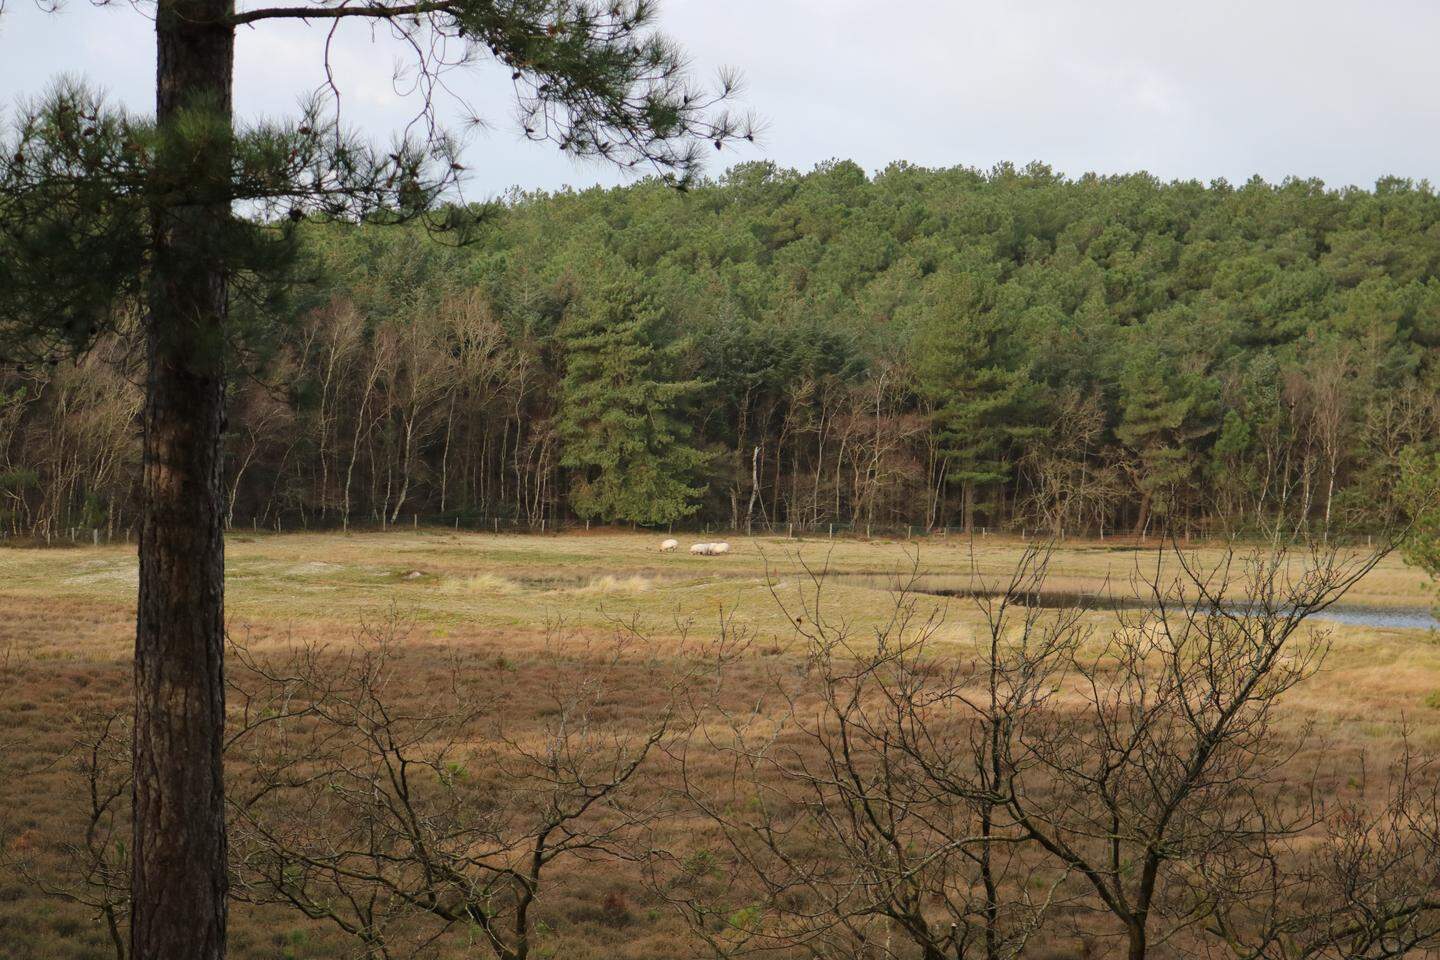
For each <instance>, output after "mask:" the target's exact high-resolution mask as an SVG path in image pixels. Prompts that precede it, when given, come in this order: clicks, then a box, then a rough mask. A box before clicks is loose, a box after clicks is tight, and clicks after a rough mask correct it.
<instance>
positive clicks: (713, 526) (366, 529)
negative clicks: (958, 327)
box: [0, 513, 1383, 548]
mask: <svg viewBox="0 0 1440 960" xmlns="http://www.w3.org/2000/svg"><path fill="white" fill-rule="evenodd" d="M227 529H228V531H229V533H231V534H232V535H243V534H245V533H251V534H284V533H327V532H355V533H377V532H390V531H397V532H398V531H405V530H410V531H419V530H430V531H437V530H449V531H451V532H454V533H471V534H487V533H488V534H491V535H496V536H498V535H502V534H508V535H521V534H525V535H558V534H566V533H579V532H591V533H606V532H609V533H617V532H631V533H648V534H653V535H656V536H694V537H703V538H713V537H784V538H789V539H804V540H815V539H822V540H824V539H828V540H836V539H855V540H892V541H893V540H920V539H924V540H951V539H967V540H968V539H978V540H985V539H989V538H991V537H995V538H1004V539H1018V540H1022V541H1031V540H1040V541H1052V540H1084V541H1092V542H1100V543H1108V544H1112V545H1114V546H1116V547H1117V548H1118V547H1125V546H1140V545H1148V544H1156V543H1161V542H1168V541H1169V540H1171V539H1172V536H1171V534H1170V533H1169V532H1165V531H1162V532H1159V533H1155V532H1151V533H1149V534H1148V535H1140V536H1137V535H1135V534H1134V533H1132V532H1128V531H1127V532H1124V533H1116V532H1115V531H1113V530H1112V531H1107V530H1104V529H1099V530H1074V531H1064V532H1062V533H1061V534H1059V535H1057V534H1056V533H1055V531H1053V530H1050V529H1043V528H1038V527H1030V526H1026V525H1023V524H1020V525H1009V526H1003V527H991V526H988V525H977V526H974V527H972V528H970V529H968V530H967V529H966V528H965V527H963V526H951V525H925V524H914V523H883V524H882V523H865V522H863V521H860V522H857V521H851V520H821V521H780V522H776V521H766V520H752V521H749V522H745V523H742V524H739V525H734V524H723V523H714V522H703V521H702V522H698V523H697V522H682V523H672V524H665V525H645V524H601V523H591V522H589V521H585V520H576V519H569V518H565V519H556V518H552V517H539V518H534V519H531V518H526V517H516V516H509V517H501V516H480V515H469V514H425V513H408V514H405V515H403V516H402V517H398V518H395V519H394V520H391V519H390V518H389V517H375V516H373V515H366V516H364V517H352V518H350V519H349V520H347V519H346V518H343V517H336V516H333V515H329V516H321V517H298V518H296V517H289V518H287V517H283V516H279V515H273V514H272V515H270V516H268V517H265V518H264V519H263V520H262V519H261V518H259V517H254V518H251V519H250V521H249V522H248V523H245V522H235V523H232V524H230V525H228V527H227ZM1310 532H1311V533H1313V534H1316V535H1320V534H1322V533H1323V532H1322V531H1310ZM136 536H137V534H136V531H135V530H134V528H133V527H124V528H120V527H116V526H113V525H112V526H104V527H85V526H70V527H49V526H47V527H45V528H43V529H36V530H31V531H27V532H16V531H14V530H9V531H5V530H0V542H7V541H8V542H10V543H11V544H12V545H26V546H81V545H94V546H100V545H102V544H114V543H134V542H135V540H136ZM1173 539H1175V540H1177V541H1179V542H1181V543H1182V544H1189V543H1201V542H1205V541H1208V540H1222V539H1223V540H1232V539H1237V536H1236V532H1235V531H1223V532H1216V531H1209V530H1204V529H1186V530H1183V531H1178V532H1176V533H1175V534H1174V536H1173ZM1239 539H1244V537H1243V536H1241V537H1239ZM1256 539H1262V538H1260V537H1258V536H1257V537H1256ZM1332 539H1334V540H1335V541H1336V542H1344V543H1347V544H1354V545H1362V544H1363V545H1366V546H1373V545H1374V544H1375V543H1376V542H1377V540H1381V539H1383V537H1377V535H1375V534H1373V533H1368V532H1354V531H1351V532H1349V533H1346V534H1344V535H1340V534H1332Z"/></svg>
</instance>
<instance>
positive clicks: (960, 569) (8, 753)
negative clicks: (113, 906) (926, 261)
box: [0, 529, 1440, 960]
mask: <svg viewBox="0 0 1440 960" xmlns="http://www.w3.org/2000/svg"><path fill="white" fill-rule="evenodd" d="M660 539H661V538H660V537H659V536H654V535H648V534H647V535H640V534H624V533H613V532H597V533H594V534H580V533H575V534H566V535H561V536H510V535H502V536H492V535H488V534H469V533H462V534H454V533H451V532H448V531H444V530H423V529H422V530H418V531H397V532H388V533H355V534H353V535H345V534H335V533H327V534H289V535H263V534H261V535H242V536H232V537H231V538H230V540H229V542H228V547H227V550H228V560H227V586H226V589H227V604H228V608H229V625H230V632H231V635H232V637H234V638H240V639H243V642H244V643H245V645H246V646H247V648H248V649H249V650H250V651H251V652H252V653H255V654H257V655H260V656H266V655H271V654H273V655H276V656H279V655H281V654H282V653H283V652H284V651H285V650H287V649H290V648H293V647H294V646H295V645H296V644H318V645H322V646H323V647H324V648H325V649H327V650H329V651H331V652H337V653H339V652H343V650H344V649H345V648H346V647H347V645H350V644H352V643H355V642H356V640H355V637H356V635H357V632H358V631H359V630H360V629H361V628H362V626H363V625H366V624H369V625H374V624H377V623H398V624H400V625H401V626H400V638H401V639H400V640H399V641H397V650H398V656H397V658H396V660H395V663H394V673H395V678H394V683H393V691H392V692H393V695H394V696H396V697H398V698H399V699H401V700H404V699H405V698H406V697H416V698H420V697H423V696H424V695H425V692H426V691H427V690H428V689H430V688H431V687H432V686H434V685H435V684H437V683H439V682H440V681H441V680H442V679H443V677H444V675H445V674H446V671H447V670H451V669H460V670H463V671H465V672H466V674H467V676H468V677H469V678H470V680H471V681H472V682H473V684H474V686H475V688H476V689H477V690H480V691H482V693H483V695H485V696H494V697H495V698H496V703H497V704H499V705H500V706H499V707H498V709H503V711H504V712H505V714H506V716H507V717H508V719H509V721H510V729H511V731H512V732H516V731H518V733H517V736H518V737H519V738H520V740H517V742H521V741H523V736H524V731H525V729H526V724H527V723H538V722H539V720H540V718H541V717H542V716H543V715H544V713H543V710H542V705H543V703H544V700H545V698H544V696H543V695H542V692H541V688H542V687H543V685H544V683H545V682H546V681H547V676H546V674H545V672H546V671H547V670H551V671H552V672H553V669H554V667H553V664H554V663H555V662H556V661H555V657H556V656H557V654H558V656H560V657H561V658H562V659H567V662H568V663H569V665H570V668H572V669H573V670H574V672H575V673H576V675H577V676H583V675H584V674H585V673H586V671H587V661H586V658H587V657H590V656H594V657H597V658H603V657H606V656H608V654H606V653H604V652H602V646H603V644H604V643H605V642H606V640H607V639H608V638H610V637H612V636H613V635H614V634H615V633H616V632H617V630H621V629H622V628H621V627H620V626H619V625H620V624H626V625H630V626H633V627H634V628H635V629H636V630H637V632H638V633H640V634H642V635H643V636H644V637H645V638H647V640H648V642H649V644H650V645H651V646H650V647H649V654H647V655H653V654H654V653H656V652H659V653H661V654H662V655H663V654H664V653H665V652H666V651H667V650H674V651H678V650H679V643H680V640H681V638H682V637H684V638H687V639H686V642H687V643H688V642H691V641H693V640H695V639H697V638H698V639H701V640H703V639H705V638H706V637H707V636H709V635H711V634H713V633H715V632H716V631H717V629H718V626H717V625H718V624H719V622H720V620H721V618H722V616H724V617H733V618H734V622H736V623H741V624H744V625H745V626H746V627H747V628H748V629H751V630H753V631H754V636H755V641H754V643H753V644H752V645H751V647H750V648H749V650H748V651H747V652H746V653H745V654H744V655H743V657H742V659H741V660H740V661H739V662H737V663H734V664H732V665H731V666H730V667H729V668H728V673H729V676H727V677H726V678H725V681H726V683H727V685H728V687H729V690H728V692H727V694H726V695H727V696H733V697H734V698H735V699H736V702H756V701H757V698H758V697H759V695H760V692H761V691H763V690H764V688H765V685H766V683H767V678H768V677H770V676H772V675H773V674H774V673H776V672H777V671H781V672H783V671H785V670H788V669H790V668H791V667H795V666H797V665H798V664H799V663H800V660H801V658H802V656H803V651H802V650H801V648H800V645H799V643H798V641H797V640H796V638H795V631H794V628H793V624H792V623H791V621H790V619H789V617H790V616H792V615H794V612H795V611H796V610H798V609H800V608H801V607H802V604H801V597H802V595H806V594H807V591H809V592H813V590H814V579H813V578H814V576H815V575H818V574H819V573H820V572H821V571H825V572H827V573H828V574H829V575H830V576H829V578H828V579H827V582H826V583H825V585H824V586H823V588H822V597H823V603H824V609H825V610H826V611H827V615H828V617H829V618H830V619H831V620H832V621H839V620H844V621H846V622H848V623H849V624H850V625H851V627H852V629H854V630H856V631H860V632H863V631H867V630H869V629H871V628H873V627H876V626H879V625H880V624H882V623H883V622H884V621H885V620H886V618H887V617H888V616H889V614H890V612H891V611H892V609H893V595H892V593H891V592H890V591H889V590H888V589H887V586H886V585H887V584H889V583H891V582H899V581H902V580H905V579H907V578H908V577H910V576H911V575H915V574H918V575H921V576H922V577H923V578H925V579H924V580H923V581H922V582H933V583H944V584H946V585H947V586H950V587H955V586H957V585H964V584H968V583H971V582H973V583H976V584H978V585H981V586H993V585H995V584H999V583H1003V582H1004V581H1005V579H1006V578H1007V577H1008V576H1009V573H1010V571H1011V570H1012V569H1013V567H1014V565H1015V564H1016V563H1017V561H1018V560H1019V558H1020V556H1021V554H1022V551H1023V549H1024V545H1023V544H1021V543H1018V542H1015V541H1010V540H1004V539H999V538H994V537H987V538H977V539H975V540H973V541H971V540H968V539H964V538H958V537H951V538H948V539H928V540H924V541H917V542H910V543H905V542H859V541H849V540H845V541H835V542H833V543H832V542H827V541H797V540H786V539H782V538H776V539H760V538H757V539H753V540H749V539H736V540H732V541H731V543H732V545H733V547H734V552H733V553H731V554H729V555H726V556H720V557H692V556H690V555H689V554H688V553H686V552H685V551H686V547H687V546H688V544H689V542H690V541H689V540H683V541H682V544H681V548H680V550H679V551H678V552H677V553H673V554H662V553H660V552H659V551H658V549H657V546H658V543H659V541H660ZM1196 553H1197V554H1198V556H1199V557H1200V558H1201V560H1202V562H1203V561H1205V560H1211V561H1213V560H1215V559H1217V558H1218V557H1219V556H1220V553H1219V550H1218V548H1212V547H1203V548H1197V550H1196ZM1156 562H1157V554H1156V552H1155V551H1154V550H1153V549H1152V550H1144V549H1136V548H1132V547H1125V546H1116V545H1112V544H1103V543H1074V544H1066V545H1063V546H1061V547H1060V548H1059V549H1058V550H1057V552H1056V553H1055V555H1054V556H1053V558H1052V561H1051V573H1050V577H1049V579H1048V581H1047V588H1048V589H1051V590H1055V591H1060V592H1074V593H1106V592H1108V593H1113V594H1116V595H1124V594H1126V593H1127V592H1131V591H1134V590H1135V589H1136V577H1137V576H1141V575H1144V574H1148V573H1153V572H1154V570H1155V565H1156ZM1162 562H1163V561H1162ZM1171 562H1173V561H1171ZM135 585H136V568H135V556H134V548H133V546H131V547H126V546H119V545H117V546H104V547H88V546H87V547H76V548H67V549H5V550H0V843H3V844H4V845H5V850H6V851H7V860H6V863H7V864H13V863H15V862H19V861H22V860H23V861H24V862H26V863H27V864H29V865H30V866H29V869H33V870H34V871H35V872H36V873H37V874H39V875H40V876H41V877H42V878H48V879H49V882H50V883H51V884H52V885H54V886H57V887H58V886H63V885H64V884H65V883H66V882H67V879H66V878H65V877H64V876H63V872H64V869H65V867H64V864H65V862H66V860H65V855H64V854H65V850H66V845H67V844H72V843H74V842H75V838H76V837H77V836H80V835H82V834H83V832H84V828H85V807H84V803H83V798H82V797H81V796H80V790H81V788H82V786H83V784H82V783H81V782H80V781H79V780H78V779H77V777H76V775H75V770H74V766H75V765H74V762H73V757H72V756H70V755H69V754H67V751H69V750H70V749H71V748H72V745H73V743H74V742H75V739H76V737H77V735H79V734H80V733H81V732H82V731H83V729H84V728H85V725H86V724H87V723H92V722H93V719H94V718H95V717H97V716H102V715H105V714H107V713H115V712H123V709H124V706H125V703H126V700H127V697H128V693H129V658H130V653H131V644H132V617H133V607H134V592H135ZM1432 600H1433V597H1432V595H1431V593H1430V592H1429V591H1428V587H1427V583H1426V580H1425V578H1424V577H1423V576H1422V575H1421V574H1419V573H1417V572H1416V571H1413V570H1411V569H1409V568H1407V567H1405V566H1404V565H1403V564H1402V563H1401V562H1400V561H1399V559H1398V558H1395V557H1387V558H1386V559H1385V560H1383V561H1382V562H1381V563H1380V564H1379V566H1377V567H1376V569H1375V570H1374V571H1372V572H1371V573H1370V575H1369V576H1367V577H1366V579H1365V580H1363V581H1362V582H1361V583H1360V584H1359V585H1358V586H1357V587H1356V588H1355V589H1354V590H1353V591H1352V593H1351V594H1350V595H1349V596H1348V597H1347V598H1346V605H1347V609H1351V610H1356V611H1361V612H1364V611H1377V612H1384V611H1394V610H1400V611H1415V610H1418V609H1423V608H1426V607H1427V606H1429V605H1430V604H1431V602H1432ZM919 603H920V605H921V607H922V608H923V609H925V610H930V609H933V610H935V611H937V612H938V613H939V614H940V615H941V616H942V617H943V624H942V625H941V627H940V628H939V630H938V632H937V635H936V636H937V641H938V646H937V649H938V650H940V651H941V653H942V655H943V652H944V650H945V649H946V648H947V647H948V646H949V645H952V644H953V645H954V649H955V650H956V651H957V655H963V651H964V650H965V649H967V645H968V643H969V642H970V641H971V640H972V639H973V637H974V636H975V631H976V629H977V627H978V625H979V624H980V617H979V614H978V612H977V611H976V610H975V608H974V605H973V604H972V603H971V602H970V601H968V600H965V599H962V598H945V597H939V596H929V595H925V596H921V597H920V598H919ZM787 608H788V610H787ZM1085 616H1086V618H1087V619H1088V620H1089V621H1090V622H1091V623H1092V624H1093V626H1094V628H1095V629H1096V630H1097V631H1103V630H1104V629H1105V627H1106V625H1107V624H1109V623H1113V618H1114V616H1115V615H1114V614H1113V613H1110V612H1106V611H1104V610H1094V611H1091V612H1089V613H1087V614H1085ZM557 624H558V625H561V626H558V627H557ZM1313 629H1323V630H1327V631H1329V632H1330V635H1331V638H1332V641H1333V648H1332V651H1331V653H1330V655H1329V658H1328V659H1327V661H1326V663H1325V666H1324V669H1323V671H1322V672H1321V673H1320V674H1319V675H1318V676H1317V677H1315V678H1313V679H1312V680H1311V681H1309V682H1308V683H1306V684H1304V685H1303V686H1301V687H1299V688H1298V689H1296V690H1294V691H1292V692H1291V693H1290V694H1288V695H1287V697H1286V700H1285V702H1284V710H1285V717H1286V723H1287V725H1289V726H1290V727H1291V728H1292V729H1293V730H1295V731H1298V730H1300V729H1301V728H1307V727H1308V728H1309V729H1310V730H1311V734H1310V738H1309V740H1307V743H1308V744H1309V746H1307V748H1306V749H1307V750H1308V751H1325V752H1327V753H1328V754H1330V755H1331V756H1341V757H1346V758H1352V759H1353V762H1354V766H1355V768H1356V769H1359V766H1360V763H1361V760H1362V759H1363V760H1364V762H1365V763H1367V764H1374V763H1379V762H1383V760H1384V759H1386V758H1388V757H1389V756H1390V755H1391V753H1392V752H1393V749H1394V747H1395V745H1396V743H1397V742H1398V738H1399V735H1400V731H1401V730H1402V728H1408V730H1409V735H1410V738H1411V740H1412V742H1414V743H1416V744H1418V745H1420V746H1421V747H1424V748H1431V749H1440V643H1437V638H1436V636H1435V635H1434V634H1433V633H1432V632H1431V631H1429V630H1424V629H1413V628H1396V627H1386V626H1375V625H1356V624H1352V623H1324V624H1316V625H1314V627H1313ZM557 638H560V639H562V640H563V642H564V643H565V644H569V645H571V646H570V647H569V648H567V649H560V650H556V649H555V645H556V642H557ZM457 665H458V666H457ZM623 670H624V664H623V663H622V664H621V671H622V673H623ZM646 676H647V675H646V674H645V672H644V671H643V670H641V669H640V668H639V666H638V665H637V666H636V668H635V672H634V675H633V677H632V678H631V679H630V680H628V681H626V680H624V679H623V678H622V680H621V683H620V685H619V687H618V688H617V689H618V690H619V691H620V692H619V694H618V696H617V702H616V703H615V704H614V705H613V711H612V712H611V713H610V714H609V715H608V716H607V717H606V722H607V723H610V724H613V725H614V728H615V729H617V730H620V729H632V728H633V729H640V728H642V727H643V726H644V725H645V724H646V723H647V722H649V721H650V720H652V719H653V717H651V716H650V713H649V712H650V711H654V710H658V709H660V706H661V704H660V703H659V700H658V691H656V690H653V689H650V688H648V687H647V685H646ZM232 706H233V705H232ZM661 788H662V787H661V784H660V783H659V782H658V781H657V782H656V784H655V785H654V789H656V790H660V789H661ZM1335 789H1337V790H1340V789H1344V785H1343V784H1337V785H1335ZM664 832H665V834H666V838H667V842H668V843H669V844H671V845H672V846H674V847H675V848H677V849H679V850H681V851H687V850H688V851H691V852H693V851H695V850H699V849H702V848H703V847H704V846H705V844H706V842H707V840H706V837H705V829H704V827H703V826H702V825H700V824H696V823H687V822H685V821H684V820H680V821H677V822H672V823H668V824H667V825H666V826H665V827H664ZM537 909H538V910H539V911H540V912H541V914H542V916H543V918H544V923H545V931H546V936H545V938H544V939H543V942H542V943H541V944H540V945H539V946H537V948H536V953H535V954H534V955H539V956H550V957H565V958H580V960H585V958H597V960H598V958H602V957H603V958H617V960H625V958H629V960H669V958H674V957H683V956H691V955H697V954H698V951H697V950H695V949H694V948H693V946H692V945H690V944H689V943H688V942H687V941H685V939H684V932H683V928H682V926H681V924H680V923H679V921H678V920H677V918H676V917H675V916H674V914H673V912H672V911H670V910H669V909H668V908H667V907H666V905H665V904H664V903H662V902H660V901H658V900H656V899H655V898H653V897H652V896H651V895H650V894H649V893H648V892H647V888H646V886H645V884H644V882H643V878H642V877H641V876H639V874H638V872H637V871H636V870H634V869H631V868H630V867H629V866H621V867H619V868H615V867H613V866H611V867H605V866H603V865H594V864H590V865H585V864H581V865H578V866H576V867H574V868H573V869H572V870H569V871H568V872H565V873H562V874H557V877H556V883H555V884H554V885H553V886H552V887H549V888H547V890H546V892H545V895H544V896H543V897H542V898H541V901H540V906H538V907H537ZM233 916H234V925H233V929H234V933H233V945H232V955H233V956H234V957H237V958H240V960H252V958H254V960H259V958H293V960H305V958H331V957H337V958H338V957H350V956H358V955H359V950H358V947H357V946H356V944H355V942H354V941H351V940H349V939H346V938H340V937H338V936H337V935H336V934H335V933H334V932H333V930H332V929H331V928H330V927H329V926H328V925H327V924H325V923H324V922H323V921H307V920H304V919H303V918H301V917H300V916H299V914H297V913H294V912H291V911H286V910H281V909H280V908H277V907H250V906H247V905H245V904H237V906H236V907H235V909H234V913H233ZM435 955H436V956H449V955H450V954H448V953H445V952H443V951H440V952H438V953H436V954H435ZM456 955H469V956H477V957H478V956H483V955H484V954H483V953H481V952H478V951H473V950H472V951H471V952H469V953H466V952H465V951H463V950H462V951H460V953H457V954H456ZM1058 955H1067V954H1064V953H1063V952H1062V953H1060V954H1057V956H1058ZM1071 955H1078V954H1071ZM0 956H3V957H4V958H6V960H39V958H46V960H49V958H55V960H61V958H64V960H78V958H102V957H110V956H113V952H111V950H110V947H109V945H108V942H107V935H106V931H105V929H104V927H103V925H102V924H100V923H97V922H96V918H95V911H94V910H93V909H91V908H89V907H86V906H85V905H82V904H76V903H72V902H66V901H65V900H64V898H63V897H61V898H57V897H53V896H46V895H44V894H43V893H42V892H40V891H38V890H37V889H36V886H35V883H34V882H32V880H31V879H29V878H27V877H26V876H24V875H23V874H22V873H21V872H20V871H19V870H17V869H15V868H13V867H11V868H9V869H6V870H5V871H4V873H3V875H0Z"/></svg>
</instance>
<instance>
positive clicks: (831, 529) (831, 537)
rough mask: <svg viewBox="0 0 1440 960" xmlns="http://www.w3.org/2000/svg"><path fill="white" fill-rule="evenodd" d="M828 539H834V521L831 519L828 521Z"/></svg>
mask: <svg viewBox="0 0 1440 960" xmlns="http://www.w3.org/2000/svg"><path fill="white" fill-rule="evenodd" d="M830 539H831V540H834V539H835V523H834V522H833V521H832V522H831V523H830Z"/></svg>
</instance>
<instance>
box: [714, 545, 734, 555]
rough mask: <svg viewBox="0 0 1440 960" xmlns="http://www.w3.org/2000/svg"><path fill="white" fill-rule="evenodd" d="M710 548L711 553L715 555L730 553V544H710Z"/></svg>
mask: <svg viewBox="0 0 1440 960" xmlns="http://www.w3.org/2000/svg"><path fill="white" fill-rule="evenodd" d="M710 548H711V552H712V553H715V554H721V553H729V552H730V544H728V543H712V544H710Z"/></svg>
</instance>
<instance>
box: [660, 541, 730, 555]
mask: <svg viewBox="0 0 1440 960" xmlns="http://www.w3.org/2000/svg"><path fill="white" fill-rule="evenodd" d="M679 546H680V541H679V540H664V541H662V542H661V543H660V552H661V553H673V552H675V549H676V548H677V547H679ZM690 552H691V553H693V554H695V555H696V556H697V557H715V556H719V555H720V554H722V553H729V552H730V544H728V543H724V542H720V543H692V544H691V545H690Z"/></svg>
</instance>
